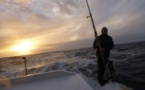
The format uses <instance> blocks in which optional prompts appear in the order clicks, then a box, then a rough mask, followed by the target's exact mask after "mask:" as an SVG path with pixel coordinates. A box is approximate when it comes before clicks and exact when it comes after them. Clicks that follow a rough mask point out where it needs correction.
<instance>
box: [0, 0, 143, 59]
mask: <svg viewBox="0 0 145 90" xmlns="http://www.w3.org/2000/svg"><path fill="white" fill-rule="evenodd" d="M88 2H89V5H90V8H91V12H92V15H93V18H94V21H95V26H96V29H97V32H98V35H100V30H101V28H102V27H104V26H106V27H107V28H108V29H109V32H108V33H109V35H110V36H112V38H113V40H114V43H115V44H118V43H128V42H137V41H144V40H145V25H144V24H145V0H88ZM86 16H89V13H88V8H87V6H86V2H85V0H0V57H5V56H15V55H27V54H33V53H43V52H53V51H60V50H69V49H70V50H71V49H79V48H86V47H92V44H93V41H94V38H95V37H94V32H93V28H92V24H91V21H90V19H89V18H88V19H87V18H86Z"/></svg>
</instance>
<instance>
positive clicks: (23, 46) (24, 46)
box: [12, 41, 34, 54]
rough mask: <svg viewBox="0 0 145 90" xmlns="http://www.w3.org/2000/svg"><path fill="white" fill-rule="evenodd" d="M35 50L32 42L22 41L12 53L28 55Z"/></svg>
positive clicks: (13, 48) (15, 46)
mask: <svg viewBox="0 0 145 90" xmlns="http://www.w3.org/2000/svg"><path fill="white" fill-rule="evenodd" d="M33 48H34V43H33V42H32V41H21V42H19V43H18V44H16V45H14V46H13V47H12V51H15V52H19V53H24V54H28V53H29V52H30V51H31V50H32V49H33Z"/></svg>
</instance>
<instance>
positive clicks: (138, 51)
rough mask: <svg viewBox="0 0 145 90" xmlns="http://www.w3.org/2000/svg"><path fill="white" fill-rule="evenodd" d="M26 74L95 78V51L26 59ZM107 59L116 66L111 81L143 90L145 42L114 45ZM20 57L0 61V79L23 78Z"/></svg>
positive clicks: (135, 89) (22, 66) (23, 72)
mask: <svg viewBox="0 0 145 90" xmlns="http://www.w3.org/2000/svg"><path fill="white" fill-rule="evenodd" d="M25 57H26V60H27V71H28V74H36V73H42V72H48V71H54V70H67V71H71V72H77V73H80V74H83V75H85V76H87V77H90V78H93V79H96V78H97V73H98V68H97V66H98V64H97V58H96V51H95V50H94V49H93V48H84V49H77V50H69V51H59V52H52V53H42V54H36V55H29V56H25ZM110 60H111V61H113V64H114V67H115V71H116V72H115V73H114V79H115V81H116V82H119V83H122V84H124V85H126V86H128V87H131V88H132V89H134V90H145V42H135V43H127V44H119V45H115V47H114V49H113V50H112V51H111V57H110ZM24 66H25V65H24V60H23V56H19V57H7V58H0V78H2V77H7V78H9V77H17V76H24V75H25V68H24Z"/></svg>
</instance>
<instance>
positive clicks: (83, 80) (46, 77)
mask: <svg viewBox="0 0 145 90" xmlns="http://www.w3.org/2000/svg"><path fill="white" fill-rule="evenodd" d="M86 2H87V6H88V9H89V13H90V16H89V17H90V18H91V21H92V25H93V29H94V33H95V37H97V32H96V28H95V25H94V21H93V17H92V14H91V12H90V8H89V4H88V1H87V0H86ZM24 59H25V58H24ZM0 90H132V89H131V88H129V87H127V86H125V85H123V84H120V83H117V82H112V81H109V82H108V83H106V84H105V85H104V86H101V85H100V84H99V83H98V82H97V81H95V80H93V79H90V78H88V77H85V76H84V75H82V74H78V73H75V72H69V71H59V70H58V71H50V72H45V73H39V74H29V75H26V76H20V77H15V78H5V79H1V80H0Z"/></svg>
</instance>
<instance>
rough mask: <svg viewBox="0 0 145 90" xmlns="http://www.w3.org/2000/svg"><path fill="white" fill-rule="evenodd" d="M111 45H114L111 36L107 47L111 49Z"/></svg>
mask: <svg viewBox="0 0 145 90" xmlns="http://www.w3.org/2000/svg"><path fill="white" fill-rule="evenodd" d="M113 47H114V42H113V39H112V37H110V44H109V49H110V50H111V49H113Z"/></svg>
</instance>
